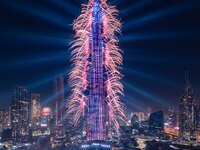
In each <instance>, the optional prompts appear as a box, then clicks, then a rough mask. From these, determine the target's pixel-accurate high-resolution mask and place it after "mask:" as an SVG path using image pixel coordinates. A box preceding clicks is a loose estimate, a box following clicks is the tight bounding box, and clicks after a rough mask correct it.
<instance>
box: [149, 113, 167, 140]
mask: <svg viewBox="0 0 200 150" xmlns="http://www.w3.org/2000/svg"><path fill="white" fill-rule="evenodd" d="M149 132H150V134H151V135H153V136H158V137H162V136H163V134H164V114H163V111H158V112H153V113H151V114H150V116H149Z"/></svg>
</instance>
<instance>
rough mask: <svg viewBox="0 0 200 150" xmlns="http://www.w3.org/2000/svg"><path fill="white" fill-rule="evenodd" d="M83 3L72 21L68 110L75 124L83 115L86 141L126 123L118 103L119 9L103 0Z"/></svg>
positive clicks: (105, 135)
mask: <svg viewBox="0 0 200 150" xmlns="http://www.w3.org/2000/svg"><path fill="white" fill-rule="evenodd" d="M82 6H83V8H82V14H81V15H80V16H79V17H78V18H77V19H76V20H75V21H74V24H73V28H74V30H75V32H76V35H75V41H74V42H73V44H72V46H71V48H72V49H73V51H72V63H73V69H72V71H71V72H70V74H69V85H70V87H71V88H72V95H71V97H70V101H69V103H68V105H67V109H68V113H72V114H73V116H74V117H73V118H74V120H73V122H74V124H78V123H79V121H80V118H86V128H87V129H86V132H87V141H105V140H107V138H108V130H107V129H108V128H107V127H108V126H107V125H108V124H109V125H110V126H112V127H114V128H115V131H116V132H118V131H119V127H120V122H125V114H124V111H123V109H122V103H121V102H120V95H123V85H122V84H121V83H120V79H121V77H122V75H121V74H120V72H119V69H120V67H119V66H120V65H121V64H122V56H121V50H120V49H119V47H118V39H117V38H116V36H115V33H116V32H120V27H121V24H120V22H119V21H118V20H117V18H116V15H117V13H118V11H117V10H116V9H115V7H113V6H108V5H107V4H106V0H89V2H88V4H84V5H82Z"/></svg>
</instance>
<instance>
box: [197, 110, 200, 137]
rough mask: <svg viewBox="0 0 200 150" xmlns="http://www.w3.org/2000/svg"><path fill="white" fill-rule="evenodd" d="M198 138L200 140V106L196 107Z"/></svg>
mask: <svg viewBox="0 0 200 150" xmlns="http://www.w3.org/2000/svg"><path fill="white" fill-rule="evenodd" d="M196 137H197V139H198V140H200V106H199V107H196Z"/></svg>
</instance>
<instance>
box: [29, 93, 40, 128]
mask: <svg viewBox="0 0 200 150" xmlns="http://www.w3.org/2000/svg"><path fill="white" fill-rule="evenodd" d="M40 115H41V106H40V94H37V93H32V94H31V123H32V127H36V126H39V122H40Z"/></svg>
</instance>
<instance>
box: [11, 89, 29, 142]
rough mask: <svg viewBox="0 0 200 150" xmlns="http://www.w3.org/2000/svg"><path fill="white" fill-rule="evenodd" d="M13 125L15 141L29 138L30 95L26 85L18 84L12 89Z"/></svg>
mask: <svg viewBox="0 0 200 150" xmlns="http://www.w3.org/2000/svg"><path fill="white" fill-rule="evenodd" d="M11 127H12V130H13V136H14V142H27V141H28V140H29V96H28V91H27V89H26V88H25V87H20V86H16V87H14V88H13V90H12V103H11Z"/></svg>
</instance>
